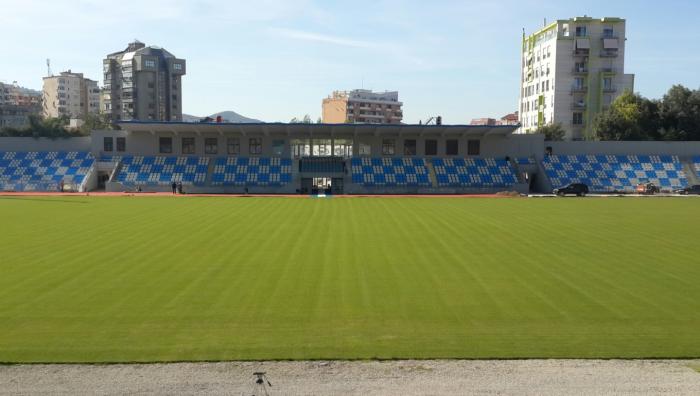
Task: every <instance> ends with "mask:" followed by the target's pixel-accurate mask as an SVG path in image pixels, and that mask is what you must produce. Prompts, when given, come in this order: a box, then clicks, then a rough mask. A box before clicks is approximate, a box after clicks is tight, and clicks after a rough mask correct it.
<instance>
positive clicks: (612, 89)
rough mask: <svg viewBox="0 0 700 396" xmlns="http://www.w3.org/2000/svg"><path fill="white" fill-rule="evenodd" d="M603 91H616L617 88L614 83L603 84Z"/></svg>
mask: <svg viewBox="0 0 700 396" xmlns="http://www.w3.org/2000/svg"><path fill="white" fill-rule="evenodd" d="M603 92H605V93H613V92H617V88H616V87H615V86H614V85H604V86H603Z"/></svg>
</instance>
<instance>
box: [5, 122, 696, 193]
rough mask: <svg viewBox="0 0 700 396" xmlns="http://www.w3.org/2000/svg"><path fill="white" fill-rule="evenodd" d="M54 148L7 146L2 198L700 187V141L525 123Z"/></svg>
mask: <svg viewBox="0 0 700 396" xmlns="http://www.w3.org/2000/svg"><path fill="white" fill-rule="evenodd" d="M119 125H120V127H121V130H110V131H94V132H93V133H92V136H90V137H88V138H74V139H64V140H56V141H50V140H46V139H31V138H0V191H56V190H58V189H60V188H61V187H62V188H63V189H64V190H67V191H94V190H105V191H111V192H116V191H136V190H140V191H144V192H149V191H169V190H170V188H171V184H172V183H173V182H176V183H182V185H183V186H184V190H185V192H189V193H215V194H216V193H220V194H243V193H250V194H315V193H331V194H479V193H496V192H501V191H517V192H520V193H537V192H544V193H548V192H551V190H552V189H553V188H557V187H562V186H564V185H567V184H570V183H575V182H581V183H586V184H587V185H589V187H590V189H591V191H592V192H601V193H616V192H619V193H625V192H633V191H634V189H635V187H636V185H637V184H638V183H647V182H651V183H654V184H656V185H657V186H659V187H660V188H661V189H662V190H665V191H672V190H675V189H679V188H683V187H686V186H688V185H693V184H700V182H699V180H698V173H699V172H700V142H672V143H670V142H545V141H544V137H543V136H541V135H518V134H513V132H514V130H515V129H516V128H517V127H518V126H464V125H440V126H435V125H431V126H426V125H367V124H333V125H332V124H281V123H269V124H267V123H256V124H225V123H179V122H139V121H129V122H122V123H120V124H119Z"/></svg>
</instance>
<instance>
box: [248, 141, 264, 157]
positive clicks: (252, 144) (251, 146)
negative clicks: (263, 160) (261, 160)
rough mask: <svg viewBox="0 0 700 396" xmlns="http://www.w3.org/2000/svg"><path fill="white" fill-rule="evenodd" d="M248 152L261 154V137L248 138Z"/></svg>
mask: <svg viewBox="0 0 700 396" xmlns="http://www.w3.org/2000/svg"><path fill="white" fill-rule="evenodd" d="M248 152H249V153H250V154H262V138H259V137H255V138H250V139H249V140H248Z"/></svg>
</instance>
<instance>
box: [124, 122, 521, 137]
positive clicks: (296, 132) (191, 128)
mask: <svg viewBox="0 0 700 396" xmlns="http://www.w3.org/2000/svg"><path fill="white" fill-rule="evenodd" d="M117 125H119V127H120V128H121V129H123V130H126V131H129V132H132V133H144V132H145V133H152V134H155V133H157V132H171V133H174V134H179V133H186V132H195V133H197V134H200V133H219V134H222V135H223V134H227V133H236V134H241V135H244V136H245V135H258V134H260V135H271V134H272V135H287V136H307V137H310V136H338V135H345V136H347V135H353V136H357V135H376V136H380V135H384V136H402V135H420V136H424V135H435V136H474V137H483V136H507V135H510V134H512V133H513V132H515V130H516V129H518V127H519V126H518V125H498V126H482V125H420V124H412V125H408V124H399V125H392V124H287V123H215V122H212V123H197V122H161V121H122V122H118V123H117Z"/></svg>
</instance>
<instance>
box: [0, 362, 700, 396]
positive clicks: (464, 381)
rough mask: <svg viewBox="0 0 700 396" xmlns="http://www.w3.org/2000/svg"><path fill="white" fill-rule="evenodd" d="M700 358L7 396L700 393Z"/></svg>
mask: <svg viewBox="0 0 700 396" xmlns="http://www.w3.org/2000/svg"><path fill="white" fill-rule="evenodd" d="M694 368H696V369H700V360H696V361H674V360H517V361H483V360H482V361H478V360H475V361H460V360H432V361H388V362H377V361H362V362H346V361H330V362H260V363H254V362H229V363H175V364H144V365H131V364H124V365H122V364H119V365H13V366H0V394H3V395H15V394H21V395H29V394H32V395H33V394H51V395H57V394H58V395H60V394H64V395H68V394H70V395H76V394H98V395H117V394H148V395H187V394H206V395H224V394H225V395H253V394H258V395H260V394H263V393H255V388H254V381H253V372H256V371H265V372H267V376H268V379H269V381H270V382H272V387H271V388H267V390H268V392H269V394H270V395H340V394H343V395H344V394H355V395H360V394H361V395H438V394H439V395H446V394H455V395H457V394H459V395H464V394H482V395H571V394H574V395H629V394H644V395H700V372H698V371H696V370H695V369H694Z"/></svg>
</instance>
